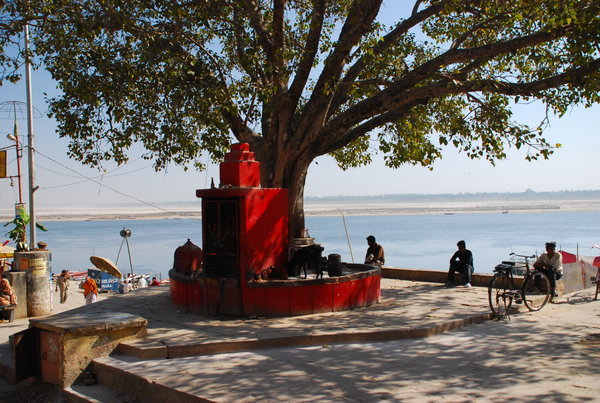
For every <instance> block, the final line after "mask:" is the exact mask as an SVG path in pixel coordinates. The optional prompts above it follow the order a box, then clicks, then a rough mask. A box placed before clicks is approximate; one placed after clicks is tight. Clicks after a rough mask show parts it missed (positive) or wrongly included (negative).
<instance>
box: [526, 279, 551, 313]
mask: <svg viewBox="0 0 600 403" xmlns="http://www.w3.org/2000/svg"><path fill="white" fill-rule="evenodd" d="M522 292H523V302H525V306H526V307H527V309H529V310H530V311H539V310H540V309H542V308H543V307H544V305H546V304H547V303H548V301H550V296H551V295H552V292H551V290H550V280H549V279H548V276H546V275H545V274H544V273H542V272H541V271H537V270H534V271H533V272H531V273H530V274H529V276H527V277H525V280H524V281H523V288H522Z"/></svg>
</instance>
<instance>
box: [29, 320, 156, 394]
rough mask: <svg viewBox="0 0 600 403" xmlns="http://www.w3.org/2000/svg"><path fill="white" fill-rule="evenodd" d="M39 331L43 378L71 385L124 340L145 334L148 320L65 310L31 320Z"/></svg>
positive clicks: (40, 367)
mask: <svg viewBox="0 0 600 403" xmlns="http://www.w3.org/2000/svg"><path fill="white" fill-rule="evenodd" d="M29 322H30V324H31V327H32V329H35V331H37V332H39V339H38V340H39V345H38V350H37V351H38V357H37V358H38V360H39V361H38V362H39V370H40V378H41V379H42V380H43V381H45V382H48V383H52V384H55V385H59V386H60V387H61V388H63V389H64V388H66V387H68V386H70V385H71V384H72V383H73V382H74V381H75V379H77V377H79V375H80V374H81V373H82V372H83V371H84V370H85V369H86V368H87V367H88V365H89V364H90V363H91V362H92V360H93V359H94V358H97V357H103V356H107V355H110V354H111V353H112V352H113V351H114V350H115V349H116V348H117V347H118V345H119V343H120V342H121V341H123V340H126V339H130V338H138V337H144V336H145V335H146V326H147V324H148V321H147V320H146V319H144V318H142V317H140V316H136V315H132V314H129V313H122V312H112V311H102V312H98V311H81V312H78V313H73V312H69V311H67V312H63V313H60V314H58V315H53V316H49V317H46V318H42V319H30V320H29Z"/></svg>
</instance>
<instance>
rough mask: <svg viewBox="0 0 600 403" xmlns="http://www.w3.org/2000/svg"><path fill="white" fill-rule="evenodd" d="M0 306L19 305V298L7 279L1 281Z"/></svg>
mask: <svg viewBox="0 0 600 403" xmlns="http://www.w3.org/2000/svg"><path fill="white" fill-rule="evenodd" d="M0 305H2V306H6V305H17V297H16V296H15V293H14V292H13V290H12V287H11V286H10V282H9V281H8V279H6V278H3V279H2V280H0Z"/></svg>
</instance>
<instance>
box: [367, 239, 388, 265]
mask: <svg viewBox="0 0 600 403" xmlns="http://www.w3.org/2000/svg"><path fill="white" fill-rule="evenodd" d="M367 243H368V244H369V248H368V249H367V255H366V256H365V264H374V265H377V266H381V265H383V264H385V254H384V253H383V246H381V245H379V244H378V243H377V242H376V241H375V237H374V236H373V235H369V236H368V237H367Z"/></svg>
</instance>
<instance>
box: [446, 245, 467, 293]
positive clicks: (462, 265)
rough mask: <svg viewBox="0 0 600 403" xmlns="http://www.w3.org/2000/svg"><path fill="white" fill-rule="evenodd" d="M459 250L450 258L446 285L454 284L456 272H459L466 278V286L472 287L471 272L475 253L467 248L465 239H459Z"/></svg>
mask: <svg viewBox="0 0 600 403" xmlns="http://www.w3.org/2000/svg"><path fill="white" fill-rule="evenodd" d="M456 246H458V250H457V251H456V252H454V255H452V257H451V258H450V269H449V270H448V278H447V280H446V285H447V286H450V285H454V272H459V273H461V274H462V275H463V279H464V280H465V287H471V273H473V270H474V268H473V254H472V253H471V251H470V250H468V249H467V244H466V243H465V241H458V243H457V244H456Z"/></svg>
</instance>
